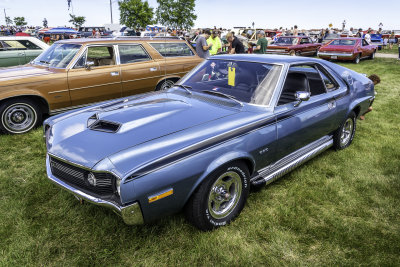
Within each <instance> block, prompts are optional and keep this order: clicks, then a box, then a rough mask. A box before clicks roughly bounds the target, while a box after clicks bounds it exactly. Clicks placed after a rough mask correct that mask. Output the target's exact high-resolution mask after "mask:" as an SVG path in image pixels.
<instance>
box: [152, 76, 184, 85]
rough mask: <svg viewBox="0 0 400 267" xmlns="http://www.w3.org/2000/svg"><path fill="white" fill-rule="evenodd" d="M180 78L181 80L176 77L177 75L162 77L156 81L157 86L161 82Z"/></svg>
mask: <svg viewBox="0 0 400 267" xmlns="http://www.w3.org/2000/svg"><path fill="white" fill-rule="evenodd" d="M180 78H182V77H181V76H178V75H167V76H163V77H162V78H160V79H158V81H157V85H158V84H160V83H161V82H163V81H164V80H179V79H180Z"/></svg>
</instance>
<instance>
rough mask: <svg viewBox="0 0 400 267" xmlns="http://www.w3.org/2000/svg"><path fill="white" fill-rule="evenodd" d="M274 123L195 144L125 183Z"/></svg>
mask: <svg viewBox="0 0 400 267" xmlns="http://www.w3.org/2000/svg"><path fill="white" fill-rule="evenodd" d="M274 123H275V118H274V117H272V118H269V119H265V120H262V121H259V122H256V123H253V124H251V125H248V126H244V127H241V128H239V129H236V130H233V131H230V132H228V133H225V134H222V135H219V136H217V137H215V138H212V139H208V140H205V141H202V142H199V143H198V144H196V145H194V146H190V147H187V148H185V149H183V150H180V151H177V152H175V153H172V154H171V155H170V156H168V157H167V158H163V159H161V160H156V161H154V162H152V163H151V164H149V165H146V166H144V167H142V168H140V169H139V170H136V171H135V172H134V173H133V174H131V175H130V176H129V178H128V179H127V180H126V181H129V180H132V179H135V178H138V177H141V176H143V175H146V174H149V173H151V172H153V171H155V170H157V169H159V168H162V167H165V166H168V165H170V164H172V163H174V162H176V161H179V160H182V159H184V158H186V157H188V156H190V155H193V154H197V153H199V152H201V151H203V150H206V149H209V148H211V147H213V146H215V145H217V144H220V143H224V142H226V141H228V140H231V139H234V138H237V137H239V136H241V135H244V134H247V133H249V132H252V131H254V130H257V129H260V128H264V127H266V126H269V125H272V124H274Z"/></svg>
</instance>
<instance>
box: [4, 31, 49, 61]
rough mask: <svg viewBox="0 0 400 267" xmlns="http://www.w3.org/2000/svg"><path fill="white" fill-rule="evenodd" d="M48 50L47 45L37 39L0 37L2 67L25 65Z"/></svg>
mask: <svg viewBox="0 0 400 267" xmlns="http://www.w3.org/2000/svg"><path fill="white" fill-rule="evenodd" d="M47 48H49V46H48V45H47V44H45V43H44V42H42V41H40V40H39V39H37V38H35V37H29V36H3V37H0V67H9V66H16V65H24V64H26V63H28V62H30V61H31V60H33V59H35V58H36V57H37V56H38V55H40V54H41V53H42V52H43V51H44V50H46V49H47Z"/></svg>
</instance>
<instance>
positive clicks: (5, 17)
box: [3, 8, 8, 26]
mask: <svg viewBox="0 0 400 267" xmlns="http://www.w3.org/2000/svg"><path fill="white" fill-rule="evenodd" d="M3 10H4V19H5V21H6V25H7V26H8V19H7V14H6V9H5V8H4V9H3Z"/></svg>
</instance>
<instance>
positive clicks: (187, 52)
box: [150, 42, 194, 57]
mask: <svg viewBox="0 0 400 267" xmlns="http://www.w3.org/2000/svg"><path fill="white" fill-rule="evenodd" d="M150 45H151V46H152V47H153V48H154V49H155V50H157V52H158V53H160V54H161V55H162V56H163V57H187V56H194V53H193V51H192V50H191V49H190V48H189V46H188V45H187V43H186V42H184V43H183V42H182V43H171V42H168V43H151V44H150Z"/></svg>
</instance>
